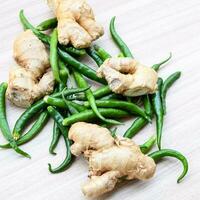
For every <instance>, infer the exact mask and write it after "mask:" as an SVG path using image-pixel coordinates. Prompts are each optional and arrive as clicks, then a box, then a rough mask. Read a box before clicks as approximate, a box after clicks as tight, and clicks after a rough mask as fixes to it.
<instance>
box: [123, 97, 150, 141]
mask: <svg viewBox="0 0 200 200" xmlns="http://www.w3.org/2000/svg"><path fill="white" fill-rule="evenodd" d="M143 102H144V108H145V112H146V113H147V114H148V115H149V116H150V117H152V114H153V113H152V108H151V102H150V100H149V96H148V95H145V96H144V97H143ZM147 123H148V121H147V120H146V119H145V118H143V117H138V118H137V119H136V120H135V121H134V122H133V124H132V125H131V127H130V128H129V129H128V130H127V131H126V132H125V133H124V136H123V137H127V138H132V137H133V136H135V135H136V134H137V133H138V132H139V131H140V130H141V129H142V128H143V127H144V126H145V125H146V124H147Z"/></svg>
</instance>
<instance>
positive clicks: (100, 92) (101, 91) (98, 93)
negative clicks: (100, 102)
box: [70, 85, 113, 101]
mask: <svg viewBox="0 0 200 200" xmlns="http://www.w3.org/2000/svg"><path fill="white" fill-rule="evenodd" d="M112 93H113V92H112V91H111V89H110V88H109V86H108V85H105V86H102V87H100V88H98V89H97V90H95V91H93V95H94V97H95V99H100V98H102V97H105V96H107V95H110V94H112ZM70 100H78V101H86V100H87V98H86V96H85V95H79V96H75V97H74V98H71V99H70Z"/></svg>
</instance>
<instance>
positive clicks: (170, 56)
mask: <svg viewBox="0 0 200 200" xmlns="http://www.w3.org/2000/svg"><path fill="white" fill-rule="evenodd" d="M171 58H172V53H170V54H169V57H168V58H166V59H165V60H163V61H161V62H159V63H157V64H154V65H153V66H152V68H153V69H154V70H155V71H158V70H159V69H160V67H161V66H162V65H164V64H165V63H167V62H168V61H169V60H170V59H171Z"/></svg>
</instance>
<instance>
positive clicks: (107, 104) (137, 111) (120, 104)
mask: <svg viewBox="0 0 200 200" xmlns="http://www.w3.org/2000/svg"><path fill="white" fill-rule="evenodd" d="M96 105H97V107H101V108H119V109H122V110H125V111H127V112H129V113H130V114H133V115H140V116H142V117H144V118H145V119H147V120H150V121H151V119H150V118H149V116H148V115H147V114H146V113H145V111H144V110H143V109H142V108H140V107H139V106H137V105H136V104H134V103H129V102H126V101H120V100H96ZM84 106H86V107H89V102H85V103H84Z"/></svg>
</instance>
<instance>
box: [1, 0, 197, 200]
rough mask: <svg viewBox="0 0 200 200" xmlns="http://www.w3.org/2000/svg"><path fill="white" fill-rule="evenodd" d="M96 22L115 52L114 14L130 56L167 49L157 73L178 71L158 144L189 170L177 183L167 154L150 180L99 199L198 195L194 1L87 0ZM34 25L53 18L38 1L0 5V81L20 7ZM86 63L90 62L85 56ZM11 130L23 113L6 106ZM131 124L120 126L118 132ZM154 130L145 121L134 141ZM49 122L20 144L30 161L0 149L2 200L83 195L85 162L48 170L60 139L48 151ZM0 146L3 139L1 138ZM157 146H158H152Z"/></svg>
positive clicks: (143, 57)
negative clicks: (51, 151) (183, 158)
mask: <svg viewBox="0 0 200 200" xmlns="http://www.w3.org/2000/svg"><path fill="white" fill-rule="evenodd" d="M90 3H91V4H92V6H93V7H94V8H95V9H94V10H95V13H96V15H97V19H98V20H99V21H100V22H101V23H102V24H103V25H104V27H105V35H104V37H102V38H101V39H100V40H98V41H97V43H98V44H99V45H102V46H103V47H105V48H106V49H107V50H109V51H110V52H111V53H112V55H117V54H118V53H119V51H118V49H117V48H116V46H115V45H114V44H113V42H112V40H111V38H110V35H109V31H108V26H109V20H110V19H111V17H112V16H114V15H116V16H117V19H116V26H117V29H118V31H119V33H120V34H121V35H122V37H123V38H124V40H125V41H126V42H127V44H129V46H130V48H131V49H132V51H133V54H134V55H135V57H136V58H137V59H138V60H140V61H141V62H142V63H145V64H146V65H152V64H154V63H156V62H159V61H160V60H162V59H163V58H166V57H167V56H168V55H169V52H170V51H171V52H172V53H173V59H172V60H171V62H170V63H169V64H168V65H167V66H165V67H164V68H163V69H162V70H160V72H159V74H160V75H161V76H162V77H164V78H165V77H167V76H168V75H170V74H171V73H173V72H175V71H182V77H181V79H180V80H179V81H178V82H177V83H176V84H175V85H174V86H173V87H172V88H171V89H170V91H169V93H168V97H167V105H168V111H167V116H166V118H165V125H164V133H163V147H165V148H172V149H176V150H179V151H181V152H182V153H183V154H185V155H186V156H187V158H188V160H189V163H190V170H189V173H188V175H187V176H186V177H185V179H184V181H183V182H182V183H180V184H177V183H176V179H177V176H178V175H179V174H180V173H181V170H182V168H181V167H182V166H181V165H180V163H179V162H178V161H176V160H174V159H165V160H164V161H163V162H162V163H160V164H159V165H158V166H157V172H156V175H155V177H154V178H152V179H151V180H149V181H146V182H143V181H132V182H129V183H125V184H122V185H120V186H119V187H118V188H117V190H115V192H113V193H112V194H109V195H107V196H104V197H103V198H101V199H109V200H111V199H112V200H119V199H123V200H132V199H134V200H154V199H156V200H177V199H181V200H197V199H199V195H200V180H199V178H200V156H199V150H200V128H199V125H200V116H199V113H200V103H199V102H200V96H199V92H200V78H199V77H200V2H199V0H190V1H188V0H168V1H160V0H113V1H105V0H90ZM22 8H23V9H24V10H25V14H26V15H27V16H28V18H29V19H30V20H31V22H32V23H34V24H35V25H36V24H38V23H39V22H41V21H42V20H44V19H47V18H48V17H50V16H52V13H51V12H50V10H49V8H48V7H47V5H46V4H45V2H44V1H38V0H28V1H27V0H20V1H16V0H7V1H1V7H0V19H1V23H0V30H1V31H0V80H1V81H7V79H8V69H9V67H10V66H12V65H13V59H12V44H13V40H14V38H15V37H16V35H17V34H19V33H20V32H21V31H22V27H21V25H20V23H19V19H18V13H19V10H20V9H22ZM85 61H86V62H88V64H93V65H94V63H92V62H91V61H90V59H89V58H86V59H85ZM7 109H8V118H9V122H10V125H11V127H13V125H14V123H15V121H16V119H17V118H18V117H19V115H20V113H21V112H22V111H23V110H22V109H20V108H16V107H15V106H12V105H10V104H9V103H8V104H7ZM130 123H131V121H130V122H129V123H126V125H123V126H120V127H119V129H118V134H123V132H124V130H125V129H127V128H128V126H129V125H130ZM154 133H155V124H154V123H153V124H152V125H149V126H147V127H146V128H145V129H144V130H143V131H142V132H141V133H140V134H139V135H137V136H136V137H135V138H134V140H135V141H136V142H138V143H142V142H143V141H145V140H146V139H147V138H148V137H149V136H150V135H152V134H154ZM51 135H52V122H49V124H48V126H46V127H45V129H44V130H43V131H42V133H41V134H40V135H39V136H38V137H37V138H36V139H35V140H33V141H32V142H31V143H29V144H27V145H24V146H23V149H24V150H25V151H27V152H29V153H30V154H31V155H32V159H31V160H28V159H25V158H22V157H19V156H18V155H16V154H15V153H14V152H13V151H12V150H6V151H4V150H0V199H6V200H65V199H70V200H80V199H85V198H84V196H83V195H82V193H81V190H80V185H81V183H83V182H84V181H85V180H86V179H87V173H88V166H87V164H86V162H85V161H84V160H83V159H82V158H78V159H77V160H76V162H75V163H74V164H73V165H72V166H71V168H70V169H69V170H67V171H66V172H64V173H61V174H58V175H51V174H50V173H49V172H48V169H47V163H49V162H50V163H52V165H53V166H57V165H58V164H59V163H60V162H61V161H62V160H63V158H64V155H65V152H64V151H65V150H64V144H63V142H61V143H60V144H59V146H58V148H57V152H58V155H57V156H51V155H49V153H48V147H49V143H50V140H51ZM0 141H1V143H3V142H4V139H3V138H2V136H0ZM155 149H156V148H155Z"/></svg>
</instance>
